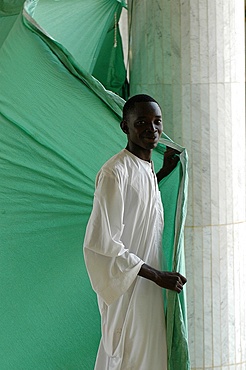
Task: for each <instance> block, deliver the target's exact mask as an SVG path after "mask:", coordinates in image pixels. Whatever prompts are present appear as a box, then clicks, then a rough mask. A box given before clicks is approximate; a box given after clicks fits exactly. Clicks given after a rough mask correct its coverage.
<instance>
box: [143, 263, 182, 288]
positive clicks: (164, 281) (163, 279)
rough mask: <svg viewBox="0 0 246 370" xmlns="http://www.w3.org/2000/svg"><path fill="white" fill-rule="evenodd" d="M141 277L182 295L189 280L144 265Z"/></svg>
mask: <svg viewBox="0 0 246 370" xmlns="http://www.w3.org/2000/svg"><path fill="white" fill-rule="evenodd" d="M138 275H139V276H142V277H144V278H145V279H148V280H151V281H153V282H154V283H156V284H157V285H159V286H160V287H161V288H165V289H170V290H174V291H175V292H177V293H180V292H181V291H182V290H183V286H184V284H185V283H186V282H187V279H186V278H185V277H184V276H183V275H181V274H180V273H178V272H168V271H159V270H156V269H154V268H153V267H151V266H148V265H146V264H143V265H142V266H141V269H140V270H139V273H138Z"/></svg>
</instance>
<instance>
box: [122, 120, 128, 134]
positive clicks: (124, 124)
mask: <svg viewBox="0 0 246 370" xmlns="http://www.w3.org/2000/svg"><path fill="white" fill-rule="evenodd" d="M120 127H121V130H122V131H123V132H124V133H125V134H128V133H129V128H128V125H127V122H126V121H125V120H123V121H121V123H120Z"/></svg>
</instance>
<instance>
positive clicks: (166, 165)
mask: <svg viewBox="0 0 246 370" xmlns="http://www.w3.org/2000/svg"><path fill="white" fill-rule="evenodd" d="M179 154H180V152H179V151H178V150H176V149H172V148H169V147H167V150H166V151H165V153H164V158H163V166H162V168H161V169H160V171H159V172H157V174H156V177H157V181H158V183H159V182H160V181H161V180H162V179H163V178H164V177H166V176H168V175H169V174H170V173H171V172H172V171H173V170H174V168H175V167H176V166H177V164H178V162H179Z"/></svg>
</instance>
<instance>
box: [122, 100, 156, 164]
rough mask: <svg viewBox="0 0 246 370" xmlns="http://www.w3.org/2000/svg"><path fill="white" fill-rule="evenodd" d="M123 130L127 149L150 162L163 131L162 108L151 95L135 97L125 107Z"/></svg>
mask: <svg viewBox="0 0 246 370" xmlns="http://www.w3.org/2000/svg"><path fill="white" fill-rule="evenodd" d="M121 128H122V130H123V132H124V133H125V134H126V135H127V139H128V144H127V149H128V150H129V151H130V152H132V153H133V154H135V155H136V156H138V157H140V158H142V159H145V160H149V159H150V156H151V151H152V149H153V148H155V147H156V146H157V144H158V141H159V138H160V135H161V133H162V130H163V126H162V114H161V108H160V106H159V104H158V103H157V101H156V100H155V99H153V98H152V97H151V96H149V95H144V94H141V95H135V96H133V97H131V98H130V99H129V100H128V101H127V102H126V103H125V105H124V108H123V120H122V122H121Z"/></svg>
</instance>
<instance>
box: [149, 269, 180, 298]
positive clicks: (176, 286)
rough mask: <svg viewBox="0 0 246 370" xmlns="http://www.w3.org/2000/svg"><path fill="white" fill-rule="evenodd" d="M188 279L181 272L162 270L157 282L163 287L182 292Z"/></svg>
mask: <svg viewBox="0 0 246 370" xmlns="http://www.w3.org/2000/svg"><path fill="white" fill-rule="evenodd" d="M186 282H187V279H186V278H185V277H184V276H183V275H181V274H180V273H179V272H168V271H160V272H159V274H158V275H157V279H156V281H155V283H156V284H157V285H159V286H160V287H162V288H165V289H169V290H174V291H175V292H177V293H180V292H182V290H183V286H184V284H185V283H186Z"/></svg>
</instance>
